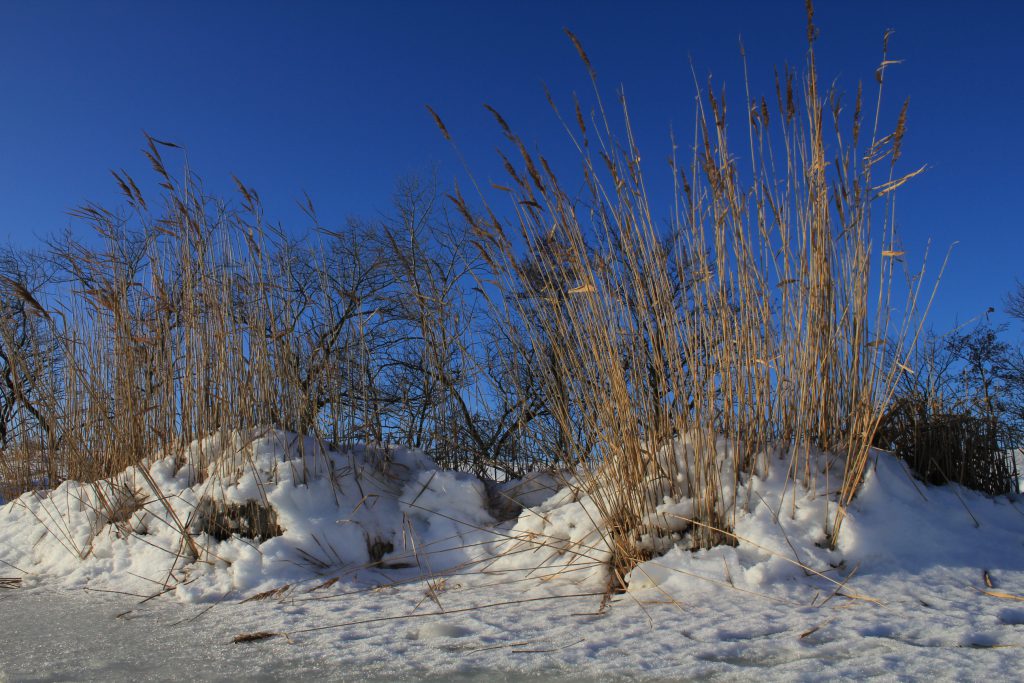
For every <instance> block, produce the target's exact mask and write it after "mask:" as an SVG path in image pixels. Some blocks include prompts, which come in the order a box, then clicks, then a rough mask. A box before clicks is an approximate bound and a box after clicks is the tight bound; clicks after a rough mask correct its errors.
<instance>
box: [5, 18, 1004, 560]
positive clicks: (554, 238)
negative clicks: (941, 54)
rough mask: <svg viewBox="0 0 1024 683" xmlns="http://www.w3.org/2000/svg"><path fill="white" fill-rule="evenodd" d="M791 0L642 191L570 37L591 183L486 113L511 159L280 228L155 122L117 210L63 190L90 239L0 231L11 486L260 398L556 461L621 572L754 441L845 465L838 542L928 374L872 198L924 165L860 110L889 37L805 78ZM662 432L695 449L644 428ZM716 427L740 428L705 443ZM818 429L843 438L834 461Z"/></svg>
mask: <svg viewBox="0 0 1024 683" xmlns="http://www.w3.org/2000/svg"><path fill="white" fill-rule="evenodd" d="M812 20H813V12H809V16H808V27H807V32H808V42H809V49H808V56H807V63H806V68H805V70H804V72H803V74H802V75H798V74H796V73H795V72H793V71H791V70H789V69H786V70H784V71H783V72H781V73H778V72H776V79H775V92H774V93H773V95H772V96H771V97H755V96H753V95H751V93H750V92H749V90H748V91H747V92H745V93H744V95H743V96H742V99H741V102H740V104H739V106H735V105H730V106H732V107H734V108H731V109H727V105H726V98H725V93H724V92H721V93H719V94H716V93H715V92H714V90H713V88H712V87H711V86H710V84H709V86H708V87H707V88H704V87H701V86H699V85H697V88H696V89H697V98H696V105H697V106H696V113H695V118H694V126H693V130H692V138H690V139H689V140H688V141H687V142H683V141H681V140H679V141H677V140H673V150H672V151H673V154H672V160H671V164H670V169H669V171H670V172H671V173H672V177H673V187H674V193H673V196H672V197H671V198H670V206H669V207H667V211H662V210H661V207H656V206H652V202H651V200H650V198H649V196H648V194H647V187H646V184H645V173H647V171H644V170H643V166H642V161H641V160H642V159H643V157H642V155H641V152H640V150H639V148H638V145H637V143H636V140H635V138H634V135H633V131H632V128H631V125H630V119H629V114H628V108H627V105H626V100H625V97H624V96H620V97H619V98H617V100H616V103H615V107H610V106H609V107H606V104H605V101H604V100H603V99H602V96H601V92H600V88H599V87H598V79H597V74H596V72H595V70H594V68H593V66H592V65H591V63H590V60H589V58H588V56H587V54H586V52H585V51H584V49H583V46H582V45H581V44H580V43H579V42H578V41H577V40H576V38H575V37H574V36H572V35H571V34H570V38H571V39H572V41H573V43H574V44H575V46H576V48H577V50H578V52H579V56H580V58H581V59H582V61H583V63H584V65H585V68H586V69H587V70H588V73H589V75H590V79H591V82H592V84H593V95H592V97H587V98H582V99H580V98H576V97H574V98H573V103H572V109H571V110H570V116H569V117H567V118H565V119H563V118H562V116H561V115H560V114H559V110H558V108H557V107H556V106H555V101H554V99H553V98H552V97H551V96H549V102H550V103H551V105H552V107H553V108H555V112H556V114H558V117H559V120H560V121H561V122H562V123H563V125H564V127H565V130H566V133H567V135H568V136H569V138H570V140H571V141H572V143H573V144H574V145H575V148H576V150H577V151H578V157H577V158H578V161H579V166H578V168H576V169H575V170H566V171H564V173H566V174H569V175H570V176H572V177H574V178H575V177H578V178H580V179H582V188H583V189H582V191H577V190H576V189H575V188H576V185H575V183H574V184H573V185H572V186H571V188H570V187H567V186H566V185H565V184H563V182H561V181H560V178H559V176H558V175H556V172H555V170H554V169H553V168H552V165H551V164H550V163H549V162H548V160H547V159H546V158H545V157H544V155H543V154H542V153H540V152H537V151H530V149H529V147H528V144H527V142H526V141H525V140H524V138H522V137H521V136H520V135H518V134H517V133H516V132H515V131H514V130H513V128H512V127H511V126H510V125H509V124H508V123H507V122H506V121H505V120H504V119H503V118H502V117H501V115H500V113H498V112H496V111H494V110H491V112H492V114H493V116H494V117H495V119H496V120H497V123H498V126H499V130H500V132H501V134H503V135H504V137H505V140H506V142H507V145H508V148H507V150H506V152H505V153H503V156H502V163H503V165H504V167H505V169H506V171H507V175H508V177H507V180H506V181H505V184H504V185H495V186H494V188H493V191H491V190H486V191H481V192H480V194H479V195H478V196H476V197H472V198H469V199H467V198H466V197H465V196H464V195H463V193H462V192H461V191H460V190H459V189H458V188H456V189H454V190H453V191H452V192H451V195H450V196H449V197H445V196H444V194H445V193H444V192H443V191H441V190H440V189H439V187H438V185H437V184H436V183H435V182H434V181H432V180H424V179H410V180H407V181H404V182H402V183H400V184H399V187H398V190H397V192H396V195H395V203H394V207H393V210H392V212H391V217H390V218H387V219H382V220H378V221H366V222H364V221H358V220H352V221H349V222H348V223H347V224H345V225H343V226H341V227H337V226H327V225H325V224H323V223H322V222H321V220H320V218H319V217H318V216H317V213H316V211H315V208H314V206H313V204H312V202H307V203H306V206H305V209H306V213H307V216H308V218H309V221H310V225H311V226H312V227H311V228H310V230H309V231H308V233H307V234H306V235H304V236H302V237H301V238H299V237H295V236H294V235H295V233H294V232H289V231H286V230H283V229H281V228H278V227H276V226H274V225H272V224H271V223H269V222H268V221H267V220H266V219H265V217H264V211H263V208H262V204H261V201H260V197H259V195H258V193H257V192H256V191H255V190H254V189H252V188H250V187H247V186H246V185H244V184H243V183H241V182H237V181H236V182H237V186H238V198H237V199H235V200H233V201H225V200H222V199H219V198H217V197H214V196H211V195H210V194H208V193H207V192H206V191H205V190H204V188H203V185H202V183H201V181H200V180H199V179H198V178H197V177H196V176H195V175H194V174H192V173H191V172H190V171H189V170H188V168H187V167H185V169H184V171H183V172H182V173H179V174H178V175H175V174H174V173H172V172H171V171H170V170H169V164H168V162H167V161H166V160H165V156H166V155H169V154H171V153H174V154H178V150H177V149H176V147H177V145H174V144H172V143H167V142H162V141H160V140H156V139H154V138H148V139H147V148H146V150H145V154H146V157H147V158H148V160H149V162H150V164H151V166H152V168H153V170H154V172H155V173H156V177H157V184H158V188H159V189H158V190H157V191H156V192H155V194H154V193H150V192H147V193H144V192H143V191H142V190H141V189H140V187H139V185H137V184H136V182H135V180H134V179H133V178H132V177H131V176H129V175H128V174H127V173H126V172H124V171H118V172H115V173H114V178H115V181H116V183H117V184H118V186H119V187H120V189H121V191H122V193H123V195H124V198H125V201H124V205H123V206H122V207H120V208H119V209H116V210H115V209H108V208H104V207H101V206H98V205H94V204H89V205H86V206H84V207H81V208H80V209H78V210H76V211H75V212H74V215H75V217H76V218H77V219H78V220H79V221H81V222H82V223H84V224H86V225H87V226H89V227H90V228H91V232H92V234H91V236H90V237H88V238H82V239H79V238H76V237H75V236H73V235H70V234H69V235H64V236H63V237H61V238H59V239H53V240H51V241H50V242H49V243H48V244H47V246H46V248H45V249H43V250H41V251H39V252H38V253H31V254H30V253H25V252H18V253H16V252H13V251H8V252H7V253H5V254H4V255H3V257H2V259H0V271H2V276H0V308H2V318H0V482H3V485H4V486H5V490H4V491H3V495H4V496H5V497H8V498H9V497H11V496H12V495H14V494H15V493H17V492H18V491H20V490H23V489H25V488H28V487H35V486H46V485H53V484H55V483H56V482H59V481H61V480H63V479H66V478H74V479H81V480H87V481H92V480H96V479H100V478H103V477H107V476H110V475H112V474H114V473H116V472H118V471H120V470H122V469H124V468H125V467H126V466H128V465H132V464H136V463H138V462H140V460H142V459H143V458H147V457H150V456H152V455H153V454H154V453H158V452H169V451H170V450H171V449H174V448H179V447H181V446H182V445H183V444H185V443H188V442H190V441H192V440H193V439H197V438H200V437H204V436H206V435H209V434H211V433H214V432H217V431H218V430H221V429H236V428H246V427H266V426H274V427H280V428H284V429H287V430H291V431H294V432H298V433H301V434H310V435H315V436H318V437H320V438H322V439H325V440H327V441H330V442H333V443H334V444H337V445H339V446H345V445H346V444H351V443H354V442H368V443H399V444H405V445H411V446H415V447H418V448H422V449H423V450H425V451H427V452H428V453H430V454H431V455H433V456H434V457H435V458H436V459H437V461H438V462H439V463H440V464H441V465H443V466H446V467H451V468H458V469H465V470H469V471H473V472H475V473H477V474H480V475H484V476H491V477H493V476H506V475H517V474H520V473H522V472H523V471H525V470H528V469H530V468H534V467H538V466H558V467H561V468H565V469H569V470H572V471H573V472H576V473H578V474H579V477H578V478H577V479H576V480H575V481H576V484H575V485H577V486H578V487H580V489H581V492H583V493H587V494H589V495H591V496H592V497H593V499H594V500H595V502H596V503H597V505H598V507H599V509H600V511H601V513H602V515H603V516H604V518H605V521H606V523H607V528H608V530H609V531H608V533H609V539H608V540H609V541H610V543H611V546H612V547H613V548H614V549H615V552H614V557H615V560H614V562H613V565H614V569H615V572H616V574H617V575H618V576H619V578H620V579H621V577H623V576H624V575H625V572H626V571H628V569H629V568H630V567H632V566H633V565H634V564H635V563H636V562H638V561H640V560H643V559H645V557H647V556H649V554H650V544H649V543H645V542H644V541H643V539H644V538H650V536H651V535H652V534H653V535H657V534H659V533H661V529H662V528H663V525H661V524H660V523H659V521H658V514H657V513H656V510H655V508H656V506H657V505H658V504H659V503H660V502H661V501H662V500H664V498H665V497H666V496H668V497H673V498H680V497H691V498H693V499H694V502H695V505H694V515H693V519H692V520H689V522H690V524H691V530H692V534H691V538H692V544H693V546H694V547H709V546H711V545H715V544H718V543H723V542H733V541H734V538H735V537H734V536H733V535H732V527H733V517H734V515H735V514H736V506H734V505H733V506H730V505H729V501H732V500H736V497H737V496H736V494H737V490H738V489H739V488H740V487H741V486H742V481H741V477H742V476H745V474H749V473H756V472H762V473H763V472H764V471H765V470H766V469H767V468H769V467H786V468H788V472H789V475H790V476H791V477H792V478H793V479H794V480H795V481H798V482H800V483H802V484H803V485H805V486H807V487H811V488H818V489H820V490H822V491H826V492H828V491H832V490H838V494H837V504H836V505H835V506H834V508H833V509H832V510H831V512H830V516H829V519H827V520H825V525H826V527H827V535H828V537H829V538H831V539H832V540H833V541H834V539H835V538H836V535H837V534H838V532H839V529H840V527H841V524H842V520H843V514H844V510H845V508H846V506H847V505H848V504H849V503H850V501H851V499H852V498H853V496H854V494H855V492H856V490H857V487H858V485H859V483H860V482H861V480H862V477H863V474H864V472H865V469H866V467H867V465H868V462H869V455H870V449H871V447H872V445H873V444H877V443H879V437H878V436H877V435H878V431H879V425H880V424H884V427H885V429H886V430H894V431H892V432H886V434H890V433H892V434H895V436H892V437H891V438H890V445H891V446H893V447H894V448H896V449H897V450H899V449H901V448H903V449H906V448H909V449H911V450H910V451H908V452H907V453H905V454H904V455H905V457H908V458H909V459H913V457H914V455H913V453H914V452H916V451H914V450H913V449H916V448H918V445H919V442H920V438H921V437H920V434H919V433H918V432H914V438H913V439H912V440H911V441H910V443H911V444H912V445H911V446H904V445H903V444H904V442H903V441H901V439H905V438H906V436H907V434H908V433H909V432H910V431H911V427H908V426H907V425H902V426H901V424H900V423H899V422H898V420H897V419H896V418H895V417H894V415H897V413H896V412H894V411H893V410H891V409H890V404H891V401H892V398H893V396H894V394H895V393H896V392H897V391H898V390H900V387H901V386H906V383H907V382H908V381H910V382H912V381H920V380H921V377H922V376H921V375H920V374H914V375H910V374H909V373H908V370H910V369H911V368H910V365H909V364H910V363H911V357H912V355H913V349H914V347H915V342H916V338H917V332H918V329H919V328H918V327H917V326H916V324H914V323H912V322H911V321H913V320H916V319H917V318H916V314H918V313H921V312H923V309H924V308H925V307H926V304H927V301H928V295H929V292H928V290H926V289H925V285H924V282H925V278H924V277H923V273H922V272H916V273H911V274H910V275H909V276H908V275H907V274H906V273H905V272H904V270H903V268H904V265H903V264H904V262H905V260H906V255H905V254H904V251H903V250H902V248H901V247H900V242H899V239H898V236H897V235H896V232H895V226H894V223H893V206H892V201H893V197H894V193H895V190H896V189H897V188H898V187H900V186H901V185H902V184H903V183H904V182H906V180H907V179H909V178H910V177H911V176H913V175H915V174H916V173H917V172H918V171H913V172H911V173H905V172H902V171H901V170H900V168H899V167H900V164H899V163H898V162H899V161H900V157H901V148H902V141H903V136H904V134H905V132H906V125H907V107H906V105H904V106H903V108H902V109H901V110H900V112H899V114H898V116H897V117H896V118H895V120H893V121H891V122H890V125H889V128H888V129H886V127H885V125H884V124H883V121H882V119H883V116H882V105H881V102H882V87H883V84H884V82H885V73H886V70H887V68H889V67H890V66H891V64H892V63H893V62H891V61H889V59H888V57H887V56H886V55H885V53H884V51H883V58H882V62H881V65H880V66H879V67H878V69H877V71H876V72H875V79H876V81H877V83H876V85H877V93H876V94H875V96H874V97H873V98H866V96H865V95H864V92H863V89H862V88H861V87H858V89H857V92H856V94H855V96H854V97H853V98H850V99H847V98H844V97H843V96H842V95H841V94H840V93H839V92H837V91H834V90H831V89H824V88H822V86H821V85H820V83H819V76H818V73H817V65H816V61H815V55H814V41H815V39H816V28H815V27H814V25H813V21H812ZM887 41H888V36H887V37H886V42H887ZM431 111H432V113H433V110H431ZM727 111H729V112H732V118H730V115H727ZM737 112H738V114H737ZM434 116H435V119H436V121H437V123H438V126H439V127H440V130H441V133H442V134H443V135H444V136H445V137H446V138H448V139H450V140H454V139H456V138H453V136H452V134H451V132H450V131H448V129H447V128H446V127H445V125H444V123H443V121H442V118H441V117H440V116H439V115H438V114H436V113H435V114H434ZM737 122H739V125H741V130H742V131H743V132H742V135H741V144H739V145H738V146H735V147H734V146H733V145H732V144H731V138H730V131H731V130H732V129H733V127H734V126H735V125H736V124H737ZM168 150H171V151H170V152H169V151H168ZM680 150H686V151H685V152H680ZM573 174H575V175H573ZM495 192H496V193H497V196H507V197H508V200H509V202H508V204H504V203H502V204H501V206H499V202H501V201H503V200H496V199H494V197H495V196H496V195H495ZM507 207H511V208H507ZM499 216H500V217H499ZM919 304H920V305H919ZM964 348H967V347H964ZM908 377H909V378H913V379H908ZM901 383H903V384H901ZM990 388H991V387H990ZM900 395H901V397H906V396H907V395H908V394H907V392H906V391H904V392H903V393H901V394H900ZM950 395H951V396H952V395H953V394H950ZM901 400H902V398H901ZM897 405H899V404H897ZM913 429H916V427H914V428H913ZM681 436H686V437H687V438H688V439H690V441H691V443H692V445H693V446H692V450H693V457H692V458H689V459H685V458H684V459H683V460H679V459H677V458H666V457H662V456H659V453H661V452H663V449H664V448H666V447H669V448H670V447H671V446H670V444H671V443H672V442H673V440H674V439H676V438H677V437H681ZM721 436H726V437H729V439H730V440H731V443H734V444H736V448H734V449H733V451H732V454H731V456H730V457H731V462H729V463H728V467H724V466H723V463H722V462H721V460H720V458H719V457H718V456H717V455H716V453H717V449H716V447H715V444H716V440H717V439H718V438H719V437H721ZM886 438H889V437H886ZM812 451H825V452H828V453H833V454H836V457H835V458H834V459H832V460H830V462H831V463H833V465H832V467H833V468H834V469H827V470H826V471H825V472H820V471H818V470H817V469H816V467H815V465H814V461H813V459H812V457H811V453H812ZM200 464H201V463H200ZM925 471H926V472H927V471H928V470H927V468H926V469H925ZM942 472H943V476H945V477H947V478H950V479H952V478H954V477H953V476H952V475H951V474H950V472H949V471H948V467H947V468H946V469H943V470H942ZM819 479H821V481H819Z"/></svg>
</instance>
